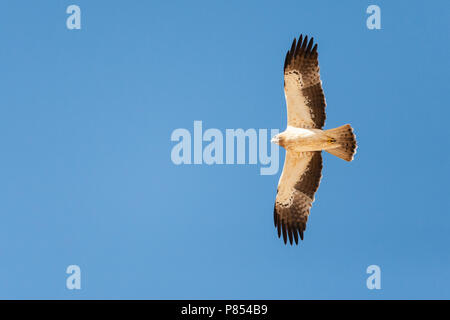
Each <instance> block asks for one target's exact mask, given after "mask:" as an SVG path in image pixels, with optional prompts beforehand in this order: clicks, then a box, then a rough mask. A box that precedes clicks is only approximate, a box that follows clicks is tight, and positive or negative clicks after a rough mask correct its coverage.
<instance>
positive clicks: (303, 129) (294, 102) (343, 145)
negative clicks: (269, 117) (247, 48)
mask: <svg viewBox="0 0 450 320" xmlns="http://www.w3.org/2000/svg"><path fill="white" fill-rule="evenodd" d="M313 43H314V39H313V38H311V40H309V42H308V36H305V38H304V39H303V36H302V35H300V37H299V39H298V42H297V40H296V39H294V41H293V43H292V46H291V49H290V50H289V51H288V52H287V54H286V60H285V61H284V93H285V96H286V104H287V118H288V120H287V128H286V130H285V131H284V132H282V133H280V134H278V135H276V136H274V137H273V138H272V142H273V143H276V144H278V145H280V146H282V147H283V148H285V149H286V159H285V161H284V167H283V172H282V173H281V177H280V181H279V182H278V189H277V197H276V200H275V208H274V222H275V227H276V228H278V237H281V234H283V239H284V243H287V239H288V238H289V242H290V244H291V245H292V243H293V241H295V243H296V244H298V238H299V237H300V239H302V240H303V234H304V232H305V229H306V222H307V221H308V216H309V211H310V209H311V206H312V203H313V202H314V194H315V193H316V191H317V188H318V187H319V183H320V178H321V177H322V150H325V151H327V152H329V153H331V154H333V155H335V156H337V157H339V158H341V159H344V160H346V161H352V160H353V156H354V155H355V152H356V139H355V135H354V134H353V129H352V127H351V126H350V125H349V124H346V125H344V126H341V127H338V128H335V129H329V130H322V127H323V125H324V124H325V117H326V115H325V106H326V103H325V97H324V94H323V89H322V81H321V80H320V74H319V61H318V54H317V44H315V45H314V46H313Z"/></svg>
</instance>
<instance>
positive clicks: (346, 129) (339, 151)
mask: <svg viewBox="0 0 450 320" xmlns="http://www.w3.org/2000/svg"><path fill="white" fill-rule="evenodd" d="M325 133H326V134H327V136H329V137H330V138H331V139H332V141H333V144H332V146H330V149H328V148H327V149H325V151H327V152H329V153H331V154H332V155H335V156H336V157H339V158H341V159H344V160H346V161H352V160H353V157H354V155H355V153H356V148H357V145H356V137H355V134H354V133H353V129H352V127H351V126H350V125H349V124H346V125H343V126H341V127H338V128H334V129H330V130H325Z"/></svg>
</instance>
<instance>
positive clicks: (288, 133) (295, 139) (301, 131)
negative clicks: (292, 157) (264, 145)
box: [274, 126, 334, 153]
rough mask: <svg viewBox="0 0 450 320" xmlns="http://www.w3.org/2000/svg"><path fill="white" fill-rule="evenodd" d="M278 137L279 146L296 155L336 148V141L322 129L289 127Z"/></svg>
mask: <svg viewBox="0 0 450 320" xmlns="http://www.w3.org/2000/svg"><path fill="white" fill-rule="evenodd" d="M278 137H279V141H278V144H279V145H280V146H282V147H283V148H285V149H286V150H288V151H292V152H296V153H300V152H307V151H321V150H325V149H331V148H334V145H333V141H334V139H333V138H332V137H331V136H328V135H327V134H326V133H325V131H324V130H321V129H305V128H296V127H292V126H288V127H287V128H286V130H285V131H284V132H282V133H280V134H279V135H278ZM274 142H275V141H274Z"/></svg>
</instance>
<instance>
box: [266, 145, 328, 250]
mask: <svg viewBox="0 0 450 320" xmlns="http://www.w3.org/2000/svg"><path fill="white" fill-rule="evenodd" d="M321 177H322V152H321V151H313V152H302V153H294V152H292V151H287V152H286V159H285V161H284V167H283V173H282V174H281V177H280V182H279V183H278V192H277V198H276V200H275V208H274V222H275V227H276V228H278V237H281V234H283V239H284V243H287V238H288V237H289V242H290V243H291V244H292V240H294V241H295V243H296V244H298V236H299V235H300V238H301V239H302V240H303V232H304V231H305V229H306V221H307V220H308V216H309V210H310V208H311V206H312V203H313V202H314V194H315V193H316V191H317V188H318V187H319V183H320V178H321Z"/></svg>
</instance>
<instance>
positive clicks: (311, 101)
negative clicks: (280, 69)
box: [284, 35, 326, 129]
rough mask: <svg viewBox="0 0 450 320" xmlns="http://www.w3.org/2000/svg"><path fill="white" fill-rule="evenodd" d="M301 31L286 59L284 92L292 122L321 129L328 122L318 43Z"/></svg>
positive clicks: (289, 117)
mask: <svg viewBox="0 0 450 320" xmlns="http://www.w3.org/2000/svg"><path fill="white" fill-rule="evenodd" d="M313 41H314V38H311V40H310V41H309V42H308V36H306V37H305V39H303V36H302V35H300V37H299V39H298V43H296V39H294V42H293V43H292V46H291V49H290V50H289V51H288V52H287V54H286V59H285V61H284V93H285V96H286V104H287V116H288V125H289V126H293V127H300V128H317V129H321V128H322V127H323V125H324V124H325V117H326V115H325V106H326V103H325V96H324V94H323V90H322V81H321V80H320V74H319V60H318V54H317V44H315V45H314V47H313Z"/></svg>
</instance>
